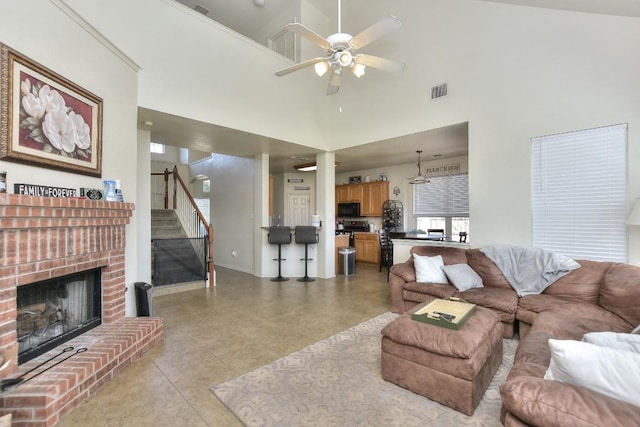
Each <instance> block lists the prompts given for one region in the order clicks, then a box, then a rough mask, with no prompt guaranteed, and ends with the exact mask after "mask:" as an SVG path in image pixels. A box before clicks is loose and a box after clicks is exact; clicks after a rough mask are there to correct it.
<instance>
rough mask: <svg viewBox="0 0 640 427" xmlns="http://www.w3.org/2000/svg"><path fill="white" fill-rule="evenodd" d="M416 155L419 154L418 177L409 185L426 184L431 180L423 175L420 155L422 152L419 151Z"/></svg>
mask: <svg viewBox="0 0 640 427" xmlns="http://www.w3.org/2000/svg"><path fill="white" fill-rule="evenodd" d="M416 153H418V175H416V177H415V178H413V179H412V180H411V181H409V184H415V185H418V184H425V183H427V182H429V180H428V179H427V178H426V177H425V176H424V175H422V172H421V170H420V153H422V150H417V151H416Z"/></svg>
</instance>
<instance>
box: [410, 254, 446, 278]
mask: <svg viewBox="0 0 640 427" xmlns="http://www.w3.org/2000/svg"><path fill="white" fill-rule="evenodd" d="M413 265H414V266H415V269H416V282H418V283H449V282H448V281H447V276H445V274H444V271H442V266H443V265H444V261H443V260H442V256H441V255H436V256H421V255H416V254H413Z"/></svg>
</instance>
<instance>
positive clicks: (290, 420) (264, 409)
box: [211, 313, 517, 427]
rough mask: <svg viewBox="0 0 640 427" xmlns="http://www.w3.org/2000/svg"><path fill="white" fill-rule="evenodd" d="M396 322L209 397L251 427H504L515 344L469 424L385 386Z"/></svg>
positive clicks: (508, 346)
mask: <svg viewBox="0 0 640 427" xmlns="http://www.w3.org/2000/svg"><path fill="white" fill-rule="evenodd" d="M396 317H397V315H395V314H392V313H385V314H382V315H380V316H377V317H374V318H373V319H370V320H367V321H366V322H363V323H361V324H359V325H356V326H354V327H353V328H351V329H347V330H346V331H343V332H340V333H339V334H337V335H334V336H332V337H329V338H327V339H325V340H322V341H319V342H317V343H315V344H313V345H311V346H309V347H306V348H304V349H302V350H300V351H297V352H295V353H292V354H290V355H288V356H286V357H283V358H282V359H279V360H276V361H275V362H273V363H271V364H269V365H266V366H263V367H261V368H258V369H256V370H255V371H252V372H249V373H248V374H245V375H242V376H241V377H238V378H235V379H233V380H231V381H228V382H226V383H223V384H220V385H217V386H215V387H213V388H212V389H211V391H212V392H213V393H214V394H215V395H216V396H217V397H218V398H219V399H220V400H221V401H222V402H223V403H224V404H225V405H226V407H227V408H228V409H229V410H230V411H231V412H233V413H234V415H235V416H236V417H237V418H238V419H239V420H240V421H241V422H242V423H243V424H245V425H246V426H261V427H262V426H424V425H440V426H453V425H465V426H482V427H487V426H500V425H501V424H500V406H501V401H500V395H499V390H498V388H499V386H500V384H502V383H503V382H504V381H505V379H506V377H507V373H508V372H509V370H510V369H511V366H512V364H513V355H514V352H515V348H516V346H517V342H516V341H513V340H504V358H503V361H502V365H501V366H500V368H499V369H498V372H497V373H496V376H495V377H494V379H493V381H492V382H491V385H490V386H489V389H488V390H487V392H486V393H485V395H484V397H483V399H482V401H481V402H480V404H479V405H478V407H477V408H476V410H475V412H474V414H473V416H472V417H468V416H466V415H464V414H461V413H459V412H457V411H455V410H453V409H450V408H448V407H446V406H444V405H441V404H439V403H437V402H434V401H432V400H429V399H427V398H424V397H422V396H420V395H418V394H415V393H413V392H411V391H408V390H405V389H403V388H401V387H398V386H396V385H394V384H392V383H389V382H387V381H385V380H383V379H382V378H381V376H380V341H381V335H380V331H381V330H382V328H383V327H384V326H385V325H386V324H387V323H389V322H390V321H392V320H393V319H395V318H396Z"/></svg>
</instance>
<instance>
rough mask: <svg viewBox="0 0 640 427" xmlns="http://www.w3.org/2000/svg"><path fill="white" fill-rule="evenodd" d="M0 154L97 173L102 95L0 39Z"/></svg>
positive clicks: (100, 154) (41, 164) (81, 172)
mask: <svg viewBox="0 0 640 427" xmlns="http://www.w3.org/2000/svg"><path fill="white" fill-rule="evenodd" d="M0 72H1V75H0V159H2V160H10V161H16V162H21V163H26V164H30V165H34V166H43V167H47V168H51V169H59V170H64V171H68V172H74V173H79V174H83V175H91V176H98V177H99V176H101V175H102V99H101V98H99V97H97V96H96V95H94V94H92V93H90V92H88V91H87V90H85V89H83V88H81V87H80V86H78V85H77V84H75V83H73V82H71V81H69V80H67V79H65V78H64V77H62V76H60V75H59V74H56V73H54V72H53V71H51V70H49V69H47V68H45V67H44V66H42V65H40V64H38V63H36V62H34V61H32V60H31V59H29V58H27V57H26V56H24V55H22V54H20V53H19V52H16V51H15V50H13V49H11V48H9V47H8V46H6V45H3V44H0Z"/></svg>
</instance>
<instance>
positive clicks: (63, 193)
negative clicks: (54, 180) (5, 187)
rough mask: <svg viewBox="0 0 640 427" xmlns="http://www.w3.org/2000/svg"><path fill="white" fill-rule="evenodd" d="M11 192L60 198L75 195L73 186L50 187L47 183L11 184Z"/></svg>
mask: <svg viewBox="0 0 640 427" xmlns="http://www.w3.org/2000/svg"><path fill="white" fill-rule="evenodd" d="M13 192H14V193H15V194H24V195H26V196H43V197H62V198H67V197H76V189H75V188H61V187H51V186H48V185H34V184H13Z"/></svg>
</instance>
